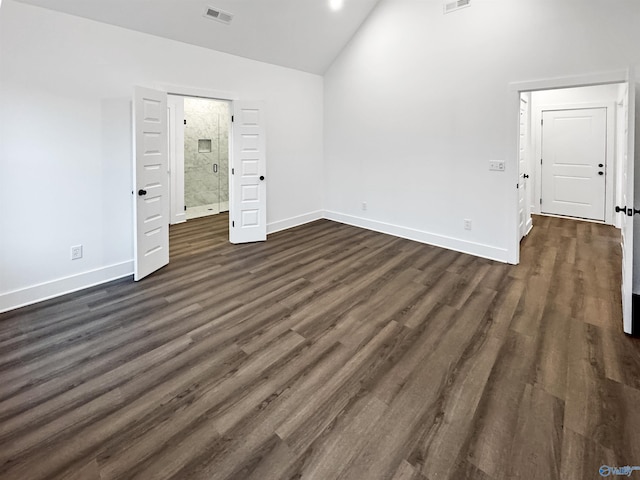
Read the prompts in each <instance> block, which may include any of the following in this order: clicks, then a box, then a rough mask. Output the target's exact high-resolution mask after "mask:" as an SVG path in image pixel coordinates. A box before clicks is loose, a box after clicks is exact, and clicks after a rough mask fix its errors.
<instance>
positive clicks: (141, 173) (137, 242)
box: [133, 87, 169, 281]
mask: <svg viewBox="0 0 640 480" xmlns="http://www.w3.org/2000/svg"><path fill="white" fill-rule="evenodd" d="M133 129H134V131H133V151H134V157H133V158H134V161H133V185H134V192H133V198H134V200H133V202H134V208H133V212H134V215H133V217H134V229H133V231H134V241H133V245H134V279H135V280H136V281H137V280H140V279H142V278H144V277H146V276H147V275H149V274H150V273H152V272H155V271H156V270H158V269H159V268H161V267H163V266H165V265H166V264H167V263H169V201H168V193H169V189H168V175H167V171H168V165H167V94H166V93H164V92H158V91H156V90H150V89H148V88H142V87H135V89H134V96H133Z"/></svg>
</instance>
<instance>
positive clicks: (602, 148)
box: [510, 70, 637, 333]
mask: <svg viewBox="0 0 640 480" xmlns="http://www.w3.org/2000/svg"><path fill="white" fill-rule="evenodd" d="M636 88H637V87H636V84H635V81H634V75H633V71H631V70H629V71H619V72H611V73H604V74H597V75H585V76H580V77H573V78H557V79H547V80H539V81H532V82H520V83H517V84H516V83H514V84H511V86H510V89H511V91H512V92H513V93H514V95H512V97H511V112H513V113H514V114H515V109H516V106H517V105H518V106H519V110H520V112H521V115H522V103H523V100H527V99H528V100H529V103H530V138H529V139H528V143H526V144H525V145H524V149H525V151H526V154H525V155H524V157H525V161H524V162H522V161H521V162H518V163H517V164H516V165H517V167H516V172H514V174H515V175H517V176H518V183H517V186H518V192H519V190H520V186H521V183H522V182H523V181H526V182H528V183H527V198H528V206H529V212H528V214H529V215H531V214H539V215H547V216H559V217H567V218H573V219H576V220H586V221H589V222H595V223H601V224H608V225H612V226H615V227H617V228H619V229H621V233H620V235H621V245H622V256H621V257H622V261H621V263H622V265H621V267H622V283H621V293H622V312H623V315H622V317H623V328H624V331H625V332H626V333H631V330H632V329H631V283H632V282H631V279H632V274H631V272H632V264H633V251H632V249H633V224H632V220H633V218H631V217H632V216H633V214H631V215H629V209H628V208H627V207H626V206H627V204H629V203H630V204H631V205H633V198H634V197H633V190H634V186H633V183H634V181H633V178H634V177H633V170H634V168H633V158H634V153H633V152H634V147H633V141H634V140H633V138H634V137H633V131H634V113H633V112H634V109H635V101H636V95H635V91H636ZM516 102H517V103H516ZM554 122H555V123H556V125H554V127H557V128H556V129H555V131H554V129H553V128H552V129H551V130H550V131H547V129H546V128H544V127H545V123H552V124H553V123H554ZM523 124H524V125H525V128H526V122H522V120H520V122H519V124H518V126H517V127H516V124H515V122H514V123H513V124H512V125H513V127H514V131H513V136H512V137H511V138H512V139H513V143H512V146H513V147H512V152H514V154H515V153H516V151H520V150H521V149H522V148H523V144H522V137H521V131H522V128H523ZM576 139H579V140H576ZM568 140H569V141H568ZM554 143H555V144H554ZM549 144H550V145H549ZM585 146H587V147H588V148H584V147H585ZM548 147H551V152H549V148H548ZM554 147H555V151H554V150H553V148H554ZM593 151H598V156H596V155H591V157H590V158H588V159H587V160H585V159H584V158H582V157H583V156H584V155H585V154H592V153H593ZM520 158H522V157H520ZM514 179H515V178H514ZM598 182H599V183H598ZM596 187H598V188H596ZM518 194H519V193H518ZM516 198H518V195H516V197H515V198H514V204H515V205H516V207H517V212H518V216H517V215H513V217H512V220H511V222H513V223H512V225H513V230H512V231H513V232H514V234H515V238H514V237H512V238H514V240H515V243H514V244H512V245H514V246H515V248H514V249H513V250H512V251H513V257H512V259H513V262H512V263H518V261H519V256H520V243H521V240H522V237H523V235H522V228H521V224H522V220H521V219H520V218H519V214H520V211H521V208H519V205H520V202H519V200H518V202H517V203H516V201H515V200H516ZM547 202H550V203H551V205H549V204H548V203H547ZM554 203H555V204H556V205H554ZM558 205H561V206H562V207H567V206H569V210H561V209H557V207H558ZM620 205H622V206H620ZM594 206H595V207H594ZM571 208H573V209H571ZM581 209H582V210H581ZM589 209H591V210H589ZM631 210H632V211H633V209H631ZM594 211H595V212H597V213H594ZM619 212H622V213H619ZM514 213H515V212H514ZM534 231H535V225H534Z"/></svg>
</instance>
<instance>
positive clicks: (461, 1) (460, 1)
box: [444, 0, 471, 13]
mask: <svg viewBox="0 0 640 480" xmlns="http://www.w3.org/2000/svg"><path fill="white" fill-rule="evenodd" d="M470 3H471V0H456V1H455V2H447V3H445V4H444V13H451V12H455V11H456V10H460V9H461V8H465V7H468V6H469V4H470Z"/></svg>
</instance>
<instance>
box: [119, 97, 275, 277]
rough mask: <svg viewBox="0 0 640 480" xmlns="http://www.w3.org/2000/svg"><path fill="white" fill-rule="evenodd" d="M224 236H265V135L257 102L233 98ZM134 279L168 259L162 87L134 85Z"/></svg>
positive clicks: (248, 239)
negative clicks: (226, 224)
mask: <svg viewBox="0 0 640 480" xmlns="http://www.w3.org/2000/svg"><path fill="white" fill-rule="evenodd" d="M232 112H233V113H232V115H233V116H232V119H233V122H232V124H231V125H232V127H231V137H232V141H231V155H230V162H229V167H230V169H231V177H230V185H229V187H230V188H229V241H230V242H231V243H248V242H258V241H264V240H266V238H267V225H266V224H267V215H266V211H267V198H266V182H265V175H266V152H265V146H266V138H265V121H264V107H263V105H262V103H261V102H246V101H233V103H232ZM133 130H134V131H133V159H134V160H133V185H134V190H133V192H132V193H133V202H134V206H133V212H134V214H133V216H134V228H133V231H134V242H133V245H134V279H135V280H136V281H138V280H140V279H142V278H144V277H146V276H147V275H149V274H151V273H153V272H155V271H156V270H158V269H160V268H162V267H163V266H165V265H167V264H168V263H169V175H168V173H169V172H168V169H169V167H168V156H167V151H168V129H167V93H166V92H161V91H157V90H151V89H148V88H142V87H136V88H135V89H134V96H133Z"/></svg>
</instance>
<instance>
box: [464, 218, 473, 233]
mask: <svg viewBox="0 0 640 480" xmlns="http://www.w3.org/2000/svg"><path fill="white" fill-rule="evenodd" d="M464 229H465V230H471V220H469V219H468V218H465V219H464Z"/></svg>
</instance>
